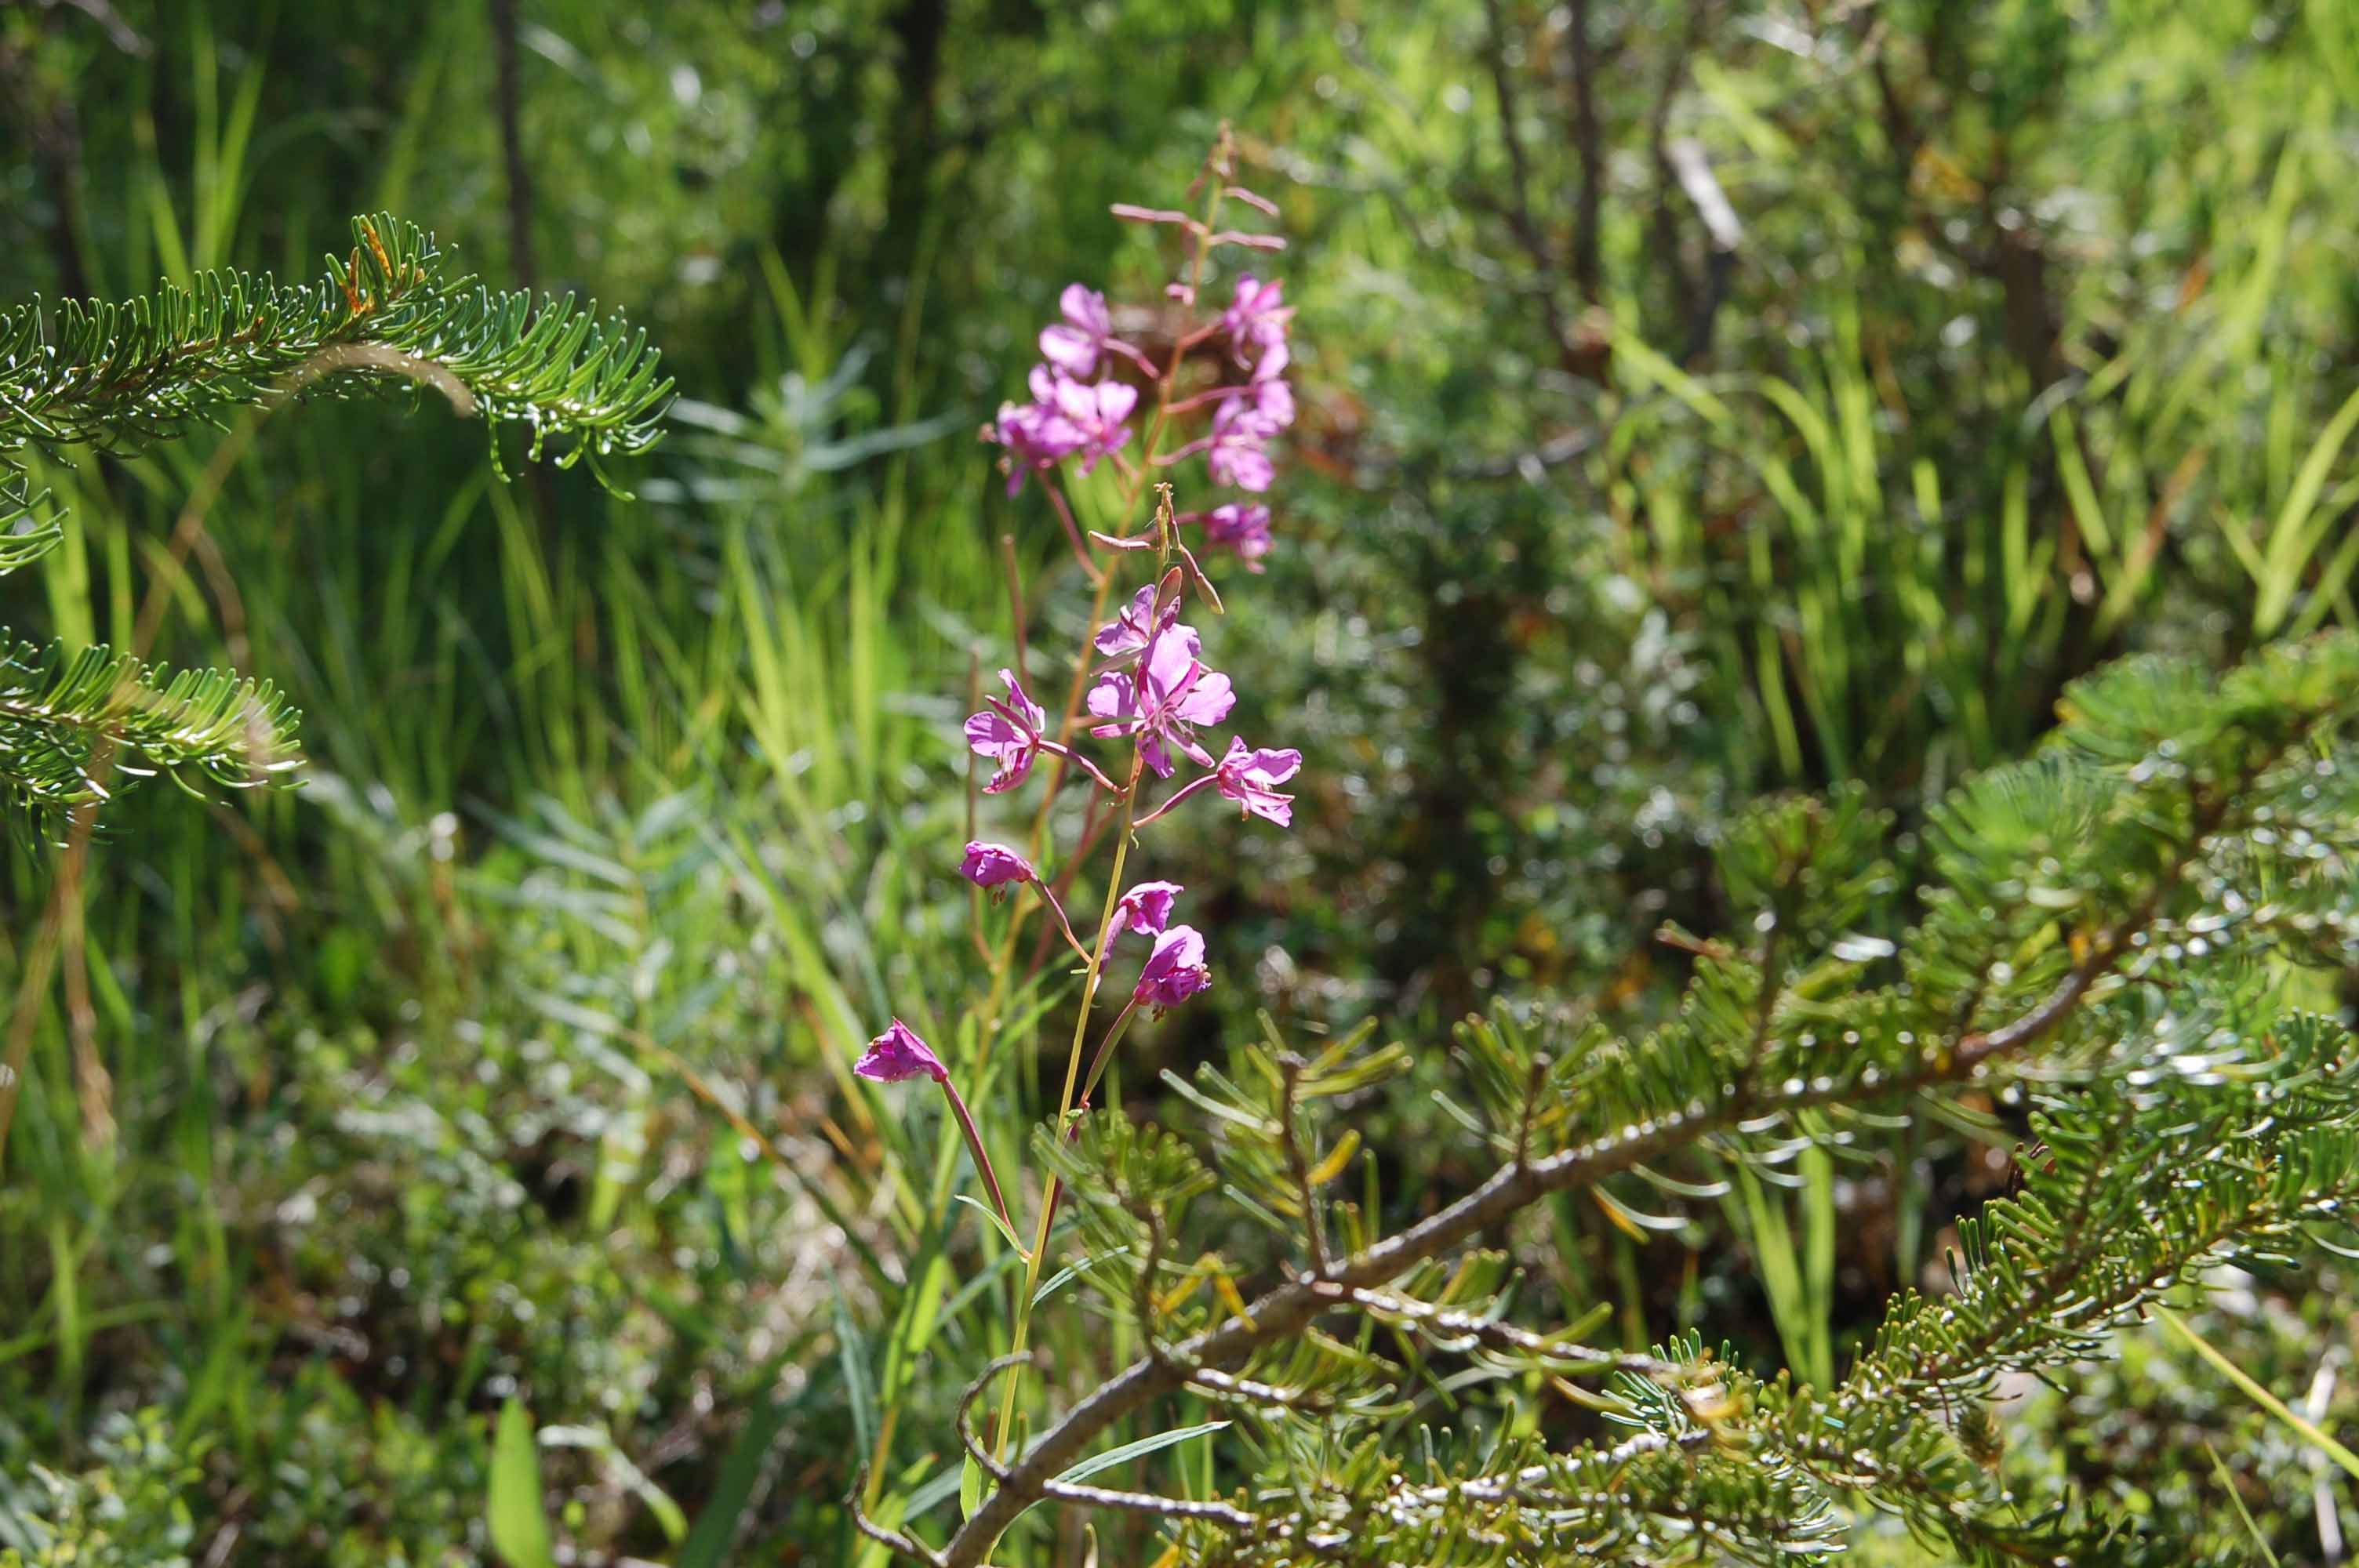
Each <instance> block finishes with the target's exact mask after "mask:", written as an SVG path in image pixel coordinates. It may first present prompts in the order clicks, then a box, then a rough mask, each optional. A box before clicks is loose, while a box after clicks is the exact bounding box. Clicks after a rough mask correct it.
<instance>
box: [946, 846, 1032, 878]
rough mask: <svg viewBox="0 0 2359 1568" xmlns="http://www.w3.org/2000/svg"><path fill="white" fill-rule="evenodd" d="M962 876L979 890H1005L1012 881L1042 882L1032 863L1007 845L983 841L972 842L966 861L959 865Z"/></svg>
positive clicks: (968, 847)
mask: <svg viewBox="0 0 2359 1568" xmlns="http://www.w3.org/2000/svg"><path fill="white" fill-rule="evenodd" d="M959 874H960V875H962V876H963V877H965V878H966V880H967V881H971V882H973V884H974V885H975V886H977V887H979V888H995V887H1005V886H1006V885H1007V884H1008V883H1009V882H1029V881H1038V880H1039V877H1040V873H1039V872H1038V871H1034V870H1033V869H1032V862H1031V861H1029V860H1026V859H1025V858H1024V857H1023V856H1021V855H1019V854H1017V853H1016V851H1015V850H1013V849H1009V848H1008V847H1007V846H1006V845H1005V844H986V843H984V842H983V841H982V840H981V839H973V840H971V841H969V843H968V844H967V847H966V859H965V860H962V861H960V862H959Z"/></svg>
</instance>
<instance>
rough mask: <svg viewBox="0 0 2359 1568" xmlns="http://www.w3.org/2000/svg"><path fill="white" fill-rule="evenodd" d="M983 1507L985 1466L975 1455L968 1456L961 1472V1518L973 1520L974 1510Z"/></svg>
mask: <svg viewBox="0 0 2359 1568" xmlns="http://www.w3.org/2000/svg"><path fill="white" fill-rule="evenodd" d="M982 1505H983V1466H982V1465H978V1464H976V1463H975V1462H974V1455H973V1454H968V1455H967V1456H966V1465H965V1467H964V1468H963V1469H962V1470H961V1471H960V1472H959V1518H961V1519H973V1517H974V1510H975V1509H978V1508H980V1507H981V1506H982Z"/></svg>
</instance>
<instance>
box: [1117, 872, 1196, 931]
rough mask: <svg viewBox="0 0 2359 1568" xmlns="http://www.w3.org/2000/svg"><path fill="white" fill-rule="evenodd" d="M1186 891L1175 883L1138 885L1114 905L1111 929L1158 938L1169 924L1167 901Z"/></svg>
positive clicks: (1168, 904) (1169, 913)
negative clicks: (1112, 927) (1112, 926)
mask: <svg viewBox="0 0 2359 1568" xmlns="http://www.w3.org/2000/svg"><path fill="white" fill-rule="evenodd" d="M1187 891H1188V890H1187V889H1185V888H1183V887H1181V886H1180V884H1179V883H1178V882H1140V883H1139V884H1138V885H1137V886H1136V887H1134V888H1132V889H1131V890H1130V891H1129V892H1126V893H1125V894H1123V895H1122V897H1121V899H1120V900H1119V901H1118V902H1117V903H1115V904H1114V929H1115V930H1117V931H1136V932H1137V933H1138V934H1139V935H1143V936H1157V935H1161V934H1162V931H1163V928H1164V927H1165V926H1166V925H1169V924H1170V923H1171V901H1172V900H1174V899H1176V898H1178V897H1179V896H1180V894H1181V893H1183V892H1187Z"/></svg>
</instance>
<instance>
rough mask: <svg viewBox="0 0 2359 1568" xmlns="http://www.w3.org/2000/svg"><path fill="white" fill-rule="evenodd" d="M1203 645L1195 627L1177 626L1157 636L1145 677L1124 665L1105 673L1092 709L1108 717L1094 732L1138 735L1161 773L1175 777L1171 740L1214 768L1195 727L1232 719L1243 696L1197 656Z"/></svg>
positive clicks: (1140, 745) (1147, 659)
mask: <svg viewBox="0 0 2359 1568" xmlns="http://www.w3.org/2000/svg"><path fill="white" fill-rule="evenodd" d="M1202 646H1203V643H1202V642H1201V640H1200V639H1199V638H1198V637H1197V635H1196V633H1195V629H1194V628H1192V627H1189V626H1174V627H1173V628H1171V630H1169V632H1164V633H1158V635H1157V637H1156V639H1155V645H1154V646H1153V647H1151V648H1149V649H1148V650H1147V654H1146V656H1145V657H1144V658H1143V659H1142V660H1141V661H1140V664H1141V666H1142V669H1141V676H1142V678H1141V679H1139V680H1133V679H1132V678H1131V676H1130V674H1129V673H1128V672H1126V671H1124V670H1109V671H1107V672H1106V673H1105V674H1104V675H1102V676H1099V677H1098V683H1097V685H1096V686H1094V687H1091V688H1090V712H1091V713H1093V715H1095V716H1096V717H1098V718H1100V719H1106V720H1108V722H1106V723H1103V724H1101V725H1099V726H1097V727H1096V728H1095V729H1093V730H1091V731H1090V733H1091V734H1093V735H1098V736H1107V735H1134V736H1136V738H1137V741H1138V754H1139V755H1140V756H1142V757H1144V758H1146V759H1147V766H1148V767H1150V768H1153V769H1154V770H1155V772H1156V774H1157V776H1158V777H1161V778H1167V779H1168V778H1169V777H1170V776H1171V755H1170V753H1169V752H1168V751H1167V750H1166V749H1165V745H1166V742H1169V744H1170V745H1173V746H1177V747H1179V748H1180V751H1182V752H1185V753H1187V755H1188V756H1190V757H1191V758H1193V759H1194V760H1195V761H1196V762H1197V763H1198V764H1199V765H1201V766H1203V767H1207V768H1209V767H1211V766H1212V755H1211V753H1210V752H1206V751H1205V750H1204V749H1203V747H1201V746H1200V745H1198V744H1197V743H1196V734H1195V726H1197V725H1199V724H1218V723H1219V722H1220V721H1221V720H1222V719H1226V718H1227V717H1228V716H1229V709H1230V708H1234V707H1235V706H1236V700H1237V696H1236V691H1235V689H1234V687H1231V686H1230V684H1229V677H1228V676H1224V675H1221V674H1219V673H1217V672H1216V671H1212V670H1208V669H1206V668H1205V667H1204V665H1203V663H1202V661H1201V660H1200V659H1198V658H1197V656H1196V655H1197V654H1198V652H1199V651H1200V650H1201V648H1202ZM1142 693H1143V695H1142Z"/></svg>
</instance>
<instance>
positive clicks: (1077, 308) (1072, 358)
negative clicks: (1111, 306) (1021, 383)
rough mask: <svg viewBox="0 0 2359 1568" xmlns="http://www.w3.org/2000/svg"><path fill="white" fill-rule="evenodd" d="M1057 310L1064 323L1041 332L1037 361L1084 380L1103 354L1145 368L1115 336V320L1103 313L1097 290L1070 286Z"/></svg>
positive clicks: (1136, 354) (1134, 352)
mask: <svg viewBox="0 0 2359 1568" xmlns="http://www.w3.org/2000/svg"><path fill="white" fill-rule="evenodd" d="M1057 308H1058V309H1059V311H1060V312H1061V313H1062V314H1063V316H1064V318H1065V319H1063V320H1062V321H1054V322H1051V323H1049V325H1048V326H1046V327H1043V328H1041V329H1040V357H1041V358H1042V359H1044V360H1047V361H1048V362H1049V363H1050V364H1053V365H1055V366H1056V367H1057V368H1058V369H1060V370H1063V371H1067V372H1070V373H1071V374H1074V375H1077V376H1087V375H1089V374H1090V373H1092V372H1093V371H1095V370H1096V369H1097V368H1098V356H1099V355H1100V354H1102V353H1115V354H1120V355H1122V356H1123V357H1124V358H1125V359H1126V360H1129V361H1130V362H1132V363H1134V364H1137V365H1142V366H1145V365H1146V364H1147V360H1146V356H1144V355H1142V354H1141V353H1140V352H1139V351H1137V350H1136V349H1134V348H1132V347H1131V346H1130V345H1129V344H1128V343H1125V342H1124V341H1121V340H1120V339H1119V338H1116V337H1115V336H1114V317H1113V315H1112V314H1111V313H1110V312H1108V311H1107V309H1106V300H1105V296H1104V295H1103V294H1100V293H1099V292H1098V291H1097V290H1096V289H1094V288H1085V287H1082V285H1080V284H1078V283H1069V284H1067V285H1066V286H1065V292H1064V293H1063V294H1061V295H1060V296H1058V298H1057ZM1147 368H1149V369H1151V368H1152V367H1151V366H1149V367H1147Z"/></svg>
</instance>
